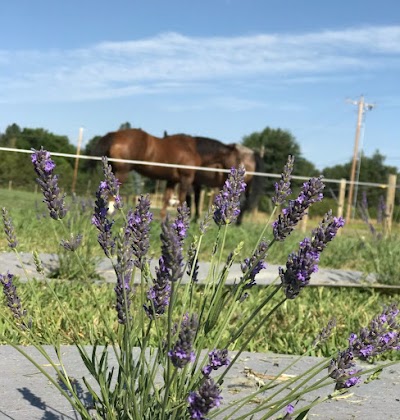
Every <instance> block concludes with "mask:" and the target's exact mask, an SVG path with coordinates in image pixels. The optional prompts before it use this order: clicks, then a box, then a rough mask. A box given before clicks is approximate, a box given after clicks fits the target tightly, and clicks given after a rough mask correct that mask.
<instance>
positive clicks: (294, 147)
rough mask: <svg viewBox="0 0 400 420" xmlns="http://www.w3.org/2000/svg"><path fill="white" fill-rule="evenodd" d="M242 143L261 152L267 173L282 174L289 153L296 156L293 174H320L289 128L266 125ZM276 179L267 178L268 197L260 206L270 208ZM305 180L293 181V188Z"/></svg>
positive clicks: (246, 137) (296, 187) (262, 200)
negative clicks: (275, 127) (304, 154)
mask: <svg viewBox="0 0 400 420" xmlns="http://www.w3.org/2000/svg"><path fill="white" fill-rule="evenodd" d="M242 143H243V144H244V145H245V146H247V147H250V148H251V149H253V150H257V151H259V152H260V153H261V155H262V156H263V159H264V164H265V168H264V171H265V172H267V173H273V174H280V173H282V170H283V167H284V166H285V164H286V162H287V158H288V155H292V156H294V157H295V164H294V170H293V175H300V176H309V177H311V176H315V175H319V173H318V171H317V170H316V168H315V165H314V164H313V163H311V162H310V161H308V160H307V159H305V158H304V157H302V155H301V150H300V145H299V144H298V143H297V141H296V139H295V137H294V136H293V135H292V134H291V133H290V132H289V131H287V130H282V129H280V128H277V129H274V128H270V127H266V128H265V129H264V130H263V131H261V132H254V133H252V134H250V135H248V136H245V137H244V138H243V141H242ZM275 182H276V179H272V180H271V178H267V182H266V187H265V194H266V197H264V198H262V199H261V201H260V208H261V209H262V210H265V211H269V210H270V204H269V203H270V198H271V197H272V195H273V194H274V191H275V188H274V184H275ZM302 182H303V181H300V182H299V181H293V182H292V186H293V188H292V189H293V190H294V191H297V190H298V188H299V187H300V185H301V184H302Z"/></svg>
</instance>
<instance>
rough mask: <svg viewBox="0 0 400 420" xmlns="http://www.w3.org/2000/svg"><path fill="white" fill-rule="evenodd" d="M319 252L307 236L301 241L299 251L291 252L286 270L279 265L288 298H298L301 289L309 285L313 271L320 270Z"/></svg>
mask: <svg viewBox="0 0 400 420" xmlns="http://www.w3.org/2000/svg"><path fill="white" fill-rule="evenodd" d="M318 261H319V252H317V251H316V250H315V249H314V248H313V247H312V245H311V240H310V239H309V238H305V239H304V240H303V241H302V242H300V247H299V250H298V252H297V253H291V254H290V255H289V257H288V260H287V262H286V270H284V269H282V268H281V267H279V275H280V277H281V281H282V286H283V288H284V291H285V294H286V297H287V298H288V299H294V298H296V297H297V296H298V295H299V293H300V291H301V289H302V288H303V287H305V286H307V285H308V283H309V282H310V277H311V274H312V273H315V272H316V271H318Z"/></svg>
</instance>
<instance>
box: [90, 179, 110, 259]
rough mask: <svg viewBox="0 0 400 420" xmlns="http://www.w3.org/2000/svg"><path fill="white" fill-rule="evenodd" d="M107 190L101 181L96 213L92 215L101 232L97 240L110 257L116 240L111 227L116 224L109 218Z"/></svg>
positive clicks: (97, 193)
mask: <svg viewBox="0 0 400 420" xmlns="http://www.w3.org/2000/svg"><path fill="white" fill-rule="evenodd" d="M107 211H108V206H107V192H106V191H105V185H104V182H100V185H99V188H98V190H97V191H96V201H95V208H94V214H93V217H92V224H93V225H95V226H96V228H97V230H98V231H99V234H98V236H97V241H98V242H99V244H100V246H101V247H102V248H103V251H104V253H105V254H106V256H107V257H108V258H111V257H112V255H113V254H114V248H115V242H114V240H113V239H112V236H111V228H112V226H113V224H114V222H113V221H110V220H109V219H108V218H107Z"/></svg>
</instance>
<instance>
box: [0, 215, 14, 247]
mask: <svg viewBox="0 0 400 420" xmlns="http://www.w3.org/2000/svg"><path fill="white" fill-rule="evenodd" d="M1 212H2V216H3V224H4V233H5V234H6V237H7V242H8V246H9V247H10V248H11V249H14V248H16V247H17V245H18V241H17V237H16V235H15V230H14V225H13V223H12V219H11V217H10V216H9V214H8V211H7V209H6V208H5V207H3V208H2V209H1Z"/></svg>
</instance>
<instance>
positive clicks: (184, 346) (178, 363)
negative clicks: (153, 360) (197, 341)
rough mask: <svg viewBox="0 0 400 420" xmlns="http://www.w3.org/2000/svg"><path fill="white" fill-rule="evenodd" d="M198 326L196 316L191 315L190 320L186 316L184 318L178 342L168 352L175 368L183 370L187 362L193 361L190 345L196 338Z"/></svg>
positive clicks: (193, 354)
mask: <svg viewBox="0 0 400 420" xmlns="http://www.w3.org/2000/svg"><path fill="white" fill-rule="evenodd" d="M198 324H199V321H198V318H197V315H192V316H191V317H190V318H189V315H188V314H186V315H185V316H184V318H183V321H182V322H181V325H180V329H179V333H178V340H177V342H176V343H175V345H174V347H173V349H172V350H170V351H169V352H168V356H169V357H170V359H171V362H172V364H173V365H174V366H175V367H176V368H183V367H184V366H185V365H187V364H188V363H189V362H193V361H194V359H195V357H196V356H195V353H194V351H192V343H193V340H194V338H195V336H196V332H197V328H198ZM176 328H177V326H176V327H175V329H176Z"/></svg>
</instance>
